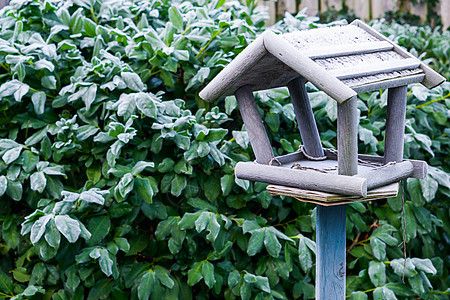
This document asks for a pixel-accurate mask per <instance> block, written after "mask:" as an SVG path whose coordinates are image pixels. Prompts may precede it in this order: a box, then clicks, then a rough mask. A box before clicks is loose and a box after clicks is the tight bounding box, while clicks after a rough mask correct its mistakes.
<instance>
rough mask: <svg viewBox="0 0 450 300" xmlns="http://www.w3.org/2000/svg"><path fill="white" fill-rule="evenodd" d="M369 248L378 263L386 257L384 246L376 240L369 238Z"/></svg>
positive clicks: (380, 241)
mask: <svg viewBox="0 0 450 300" xmlns="http://www.w3.org/2000/svg"><path fill="white" fill-rule="evenodd" d="M370 246H371V247H372V252H373V255H374V256H375V258H376V259H378V260H379V261H383V260H384V258H385V257H386V244H385V243H384V242H383V241H382V240H380V239H378V238H371V239H370Z"/></svg>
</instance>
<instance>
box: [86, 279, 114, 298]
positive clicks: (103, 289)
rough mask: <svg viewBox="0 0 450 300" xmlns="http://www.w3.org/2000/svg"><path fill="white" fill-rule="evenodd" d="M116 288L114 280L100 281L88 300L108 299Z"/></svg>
mask: <svg viewBox="0 0 450 300" xmlns="http://www.w3.org/2000/svg"><path fill="white" fill-rule="evenodd" d="M113 286H114V280H110V279H108V278H105V279H100V280H98V281H97V282H95V285H94V286H93V287H92V289H91V290H90V292H89V295H88V298H87V300H97V299H107V298H108V296H109V294H110V293H111V289H112V288H113Z"/></svg>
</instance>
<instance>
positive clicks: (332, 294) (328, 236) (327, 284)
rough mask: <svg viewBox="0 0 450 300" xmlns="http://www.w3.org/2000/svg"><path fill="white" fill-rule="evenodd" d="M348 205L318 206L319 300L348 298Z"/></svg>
mask: <svg viewBox="0 0 450 300" xmlns="http://www.w3.org/2000/svg"><path fill="white" fill-rule="evenodd" d="M345 214H346V205H339V206H333V207H326V206H322V205H317V216H316V299H327V300H332V299H336V300H343V299H345V273H346V272H345V241H346V238H345Z"/></svg>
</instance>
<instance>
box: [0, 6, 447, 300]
mask: <svg viewBox="0 0 450 300" xmlns="http://www.w3.org/2000/svg"><path fill="white" fill-rule="evenodd" d="M264 17H265V13H264V12H262V11H260V10H258V9H257V8H254V6H253V5H252V4H251V5H249V7H246V6H243V5H241V4H240V3H239V2H237V1H228V2H225V1H206V2H205V1H202V0H199V1H190V2H178V1H172V0H153V1H148V0H140V1H106V0H104V1H101V0H97V1H87V0H77V1H75V0H73V1H38V0H22V1H12V3H11V6H10V7H7V8H5V9H3V10H2V13H1V15H0V19H1V22H0V26H1V27H2V31H1V36H0V38H1V40H0V42H1V43H0V54H1V56H0V67H1V68H2V69H1V74H0V78H1V85H0V99H1V100H0V110H1V111H2V114H1V117H0V121H1V126H2V127H1V129H0V138H1V139H0V156H1V158H2V160H1V162H0V172H1V173H0V174H1V175H0V195H2V197H1V201H0V225H1V230H2V231H1V235H0V236H1V239H0V253H1V254H2V256H1V257H0V298H2V297H3V298H13V297H15V298H16V299H20V298H36V299H40V298H45V299H50V298H51V299H84V298H88V299H99V298H113V299H125V298H131V299H148V298H149V297H150V298H151V299H193V298H195V299H209V298H219V299H235V298H242V299H272V298H277V299H292V298H300V297H303V298H306V299H308V298H313V297H314V267H313V261H314V259H313V257H314V251H315V246H314V242H313V239H314V236H313V235H314V227H315V210H314V206H312V205H310V204H305V203H302V202H298V201H296V200H293V199H291V198H284V199H283V198H281V197H274V198H272V197H271V196H270V195H269V194H268V193H267V192H266V190H265V185H263V184H258V183H256V184H253V183H249V182H246V181H242V180H235V178H234V171H233V168H234V166H235V164H236V162H237V161H248V160H252V159H253V158H252V154H251V150H250V149H249V142H248V136H247V134H246V132H245V131H243V128H242V123H241V121H240V118H239V115H238V112H237V110H236V101H235V99H234V98H233V97H228V98H226V99H225V101H223V102H220V103H217V105H218V106H209V105H208V104H206V103H204V102H202V101H201V100H200V99H199V98H198V96H197V93H198V90H199V89H200V88H201V87H202V86H204V85H205V84H206V83H207V82H208V81H209V80H210V79H211V78H212V77H214V75H215V74H216V73H217V72H218V71H219V70H220V69H221V68H222V67H223V66H224V65H226V64H227V63H228V62H229V61H230V60H231V59H232V58H233V57H234V56H235V55H236V54H237V53H238V52H240V51H241V50H242V49H243V48H245V46H246V45H248V43H249V42H251V40H253V39H254V38H255V36H257V35H258V34H259V33H260V32H261V31H262V30H263V29H264V28H263V25H264V23H263V21H264ZM305 22H306V23H305ZM293 24H294V25H295V24H297V25H298V26H297V25H295V26H297V28H300V27H304V25H305V24H307V26H308V27H313V26H319V24H315V23H313V22H311V21H310V20H307V19H305V17H304V16H301V15H299V16H297V17H296V18H292V19H290V20H287V19H286V20H284V21H282V22H280V23H278V24H277V25H276V26H277V27H276V28H278V29H279V30H281V29H283V28H284V29H287V28H288V26H293V28H294V27H295V26H294V25H293ZM289 28H291V27H289ZM309 89H310V92H312V93H311V98H312V104H313V107H314V111H315V115H316V118H317V120H319V124H318V125H319V127H320V130H321V132H322V140H323V143H324V145H325V146H327V147H332V146H333V145H335V143H336V140H335V136H336V133H335V122H334V121H335V119H336V113H335V110H336V109H335V107H334V104H333V103H334V101H331V100H329V99H328V98H327V97H326V96H325V95H324V94H323V93H321V92H318V91H317V90H315V88H314V87H312V86H309ZM448 93H449V88H448V85H446V86H444V87H443V88H438V89H436V90H434V91H432V92H428V91H425V90H423V89H422V88H421V87H420V86H413V87H412V90H411V91H410V93H409V106H408V108H409V109H408V128H407V130H408V134H407V138H408V139H409V143H408V147H407V149H408V151H407V152H406V153H407V154H408V155H411V156H412V157H417V158H425V159H428V160H429V161H430V163H431V164H432V165H435V166H436V167H431V168H430V176H428V177H427V179H426V180H424V181H421V182H419V181H417V180H414V179H413V180H408V182H407V190H408V191H409V192H410V195H409V196H407V201H406V206H405V210H406V221H407V228H406V236H407V250H408V256H409V257H410V258H408V259H407V264H406V266H407V270H406V272H405V276H406V277H407V281H406V283H402V280H401V275H402V273H403V272H402V267H403V261H402V259H403V258H402V257H403V254H402V252H401V250H400V248H398V247H397V245H398V244H399V243H400V242H401V241H402V238H401V235H402V233H401V230H400V228H401V224H400V222H401V199H389V200H388V201H378V202H374V203H371V204H368V205H366V204H361V203H356V204H352V205H349V208H348V215H347V217H348V222H347V236H348V238H349V239H350V241H349V243H348V245H350V246H349V249H348V252H349V255H348V260H349V261H348V275H349V276H348V278H347V294H348V295H350V294H351V293H353V294H352V296H351V297H353V298H355V297H358V296H360V297H364V295H363V294H364V293H369V292H370V291H373V295H374V297H375V298H377V299H381V298H382V297H384V298H386V297H390V295H392V293H395V295H397V297H398V298H402V297H411V296H412V295H416V296H418V297H427V296H433V297H437V298H439V297H441V296H440V295H441V294H443V293H445V290H446V288H447V282H446V278H447V276H448V260H447V259H446V255H447V254H446V248H445V247H446V240H448V239H447V237H448V235H449V232H448V230H449V228H450V227H449V226H448V215H447V214H448V209H446V208H445V205H446V204H445V201H446V197H447V196H448V195H449V192H448V188H449V183H448V180H449V179H448V175H447V174H446V173H445V172H443V171H442V169H445V170H446V171H448V170H447V169H446V168H448V165H444V163H443V161H445V155H447V154H446V153H448V139H447V138H446V135H447V134H448V133H447V131H448V130H447V128H445V122H446V120H447V111H448V110H447V111H446V110H445V108H446V107H447V108H448V105H449V103H448V100H445V98H446V97H448ZM385 98H386V93H385V92H380V93H378V92H377V93H373V94H364V95H361V101H360V104H359V107H360V110H361V114H362V121H361V126H360V139H361V143H360V149H361V152H364V153H375V152H377V151H380V150H381V149H382V144H383V142H382V133H383V128H384V120H383V114H384V113H383V107H384V106H385V103H386V101H385ZM258 99H259V100H260V104H261V108H262V113H263V117H264V120H265V121H266V124H267V125H268V131H269V135H270V139H271V141H272V143H273V145H274V147H276V152H277V153H279V154H282V153H286V152H292V151H294V149H296V147H298V145H299V144H300V141H299V138H298V133H297V132H296V131H295V130H294V128H295V127H296V126H295V121H294V119H295V118H294V115H293V109H292V105H291V104H289V101H288V99H287V93H286V91H285V90H284V89H278V90H273V91H267V92H261V93H259V96H258ZM363 100H364V101H363ZM444 103H445V104H444ZM446 105H447V106H446ZM423 132H426V133H427V134H424V133H423ZM433 157H434V159H433ZM433 199H434V201H433V202H431V201H432V200H433ZM371 224H372V225H371ZM19 226H21V229H20V230H19V229H18V227H19ZM441 227H443V229H441ZM418 257H420V259H419V258H418ZM430 274H431V275H430ZM363 291H365V292H363ZM42 294H43V295H42ZM383 295H384V296H383ZM442 297H445V296H442ZM443 299H444V298H443Z"/></svg>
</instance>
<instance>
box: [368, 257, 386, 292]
mask: <svg viewBox="0 0 450 300" xmlns="http://www.w3.org/2000/svg"><path fill="white" fill-rule="evenodd" d="M369 278H370V281H371V282H372V283H373V285H374V286H376V287H379V286H382V285H384V284H385V283H386V266H385V265H384V263H383V262H377V261H371V262H370V263H369Z"/></svg>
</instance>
